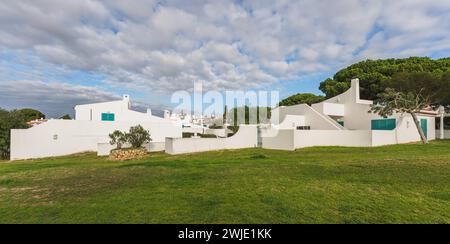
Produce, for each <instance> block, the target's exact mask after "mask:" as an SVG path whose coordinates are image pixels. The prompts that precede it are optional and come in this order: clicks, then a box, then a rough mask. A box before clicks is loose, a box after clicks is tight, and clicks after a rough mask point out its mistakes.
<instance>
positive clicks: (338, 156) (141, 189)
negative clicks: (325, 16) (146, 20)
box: [0, 141, 450, 223]
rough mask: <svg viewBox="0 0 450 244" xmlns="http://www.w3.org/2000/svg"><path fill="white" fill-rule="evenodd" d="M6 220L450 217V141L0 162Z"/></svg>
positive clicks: (0, 214) (0, 218)
mask: <svg viewBox="0 0 450 244" xmlns="http://www.w3.org/2000/svg"><path fill="white" fill-rule="evenodd" d="M0 222H1V223H450V141H437V142H433V143H432V144H430V145H427V146H423V145H396V146H388V147H380V148H338V147H323V148H309V149H302V150H297V151H295V152H284V151H271V150H263V149H246V150H236V151H220V152H208V153H200V154H192V155H180V156H170V155H166V154H163V153H158V154H152V155H151V156H149V157H147V158H143V159H139V160H134V161H126V162H110V161H108V160H107V159H106V158H99V157H96V156H95V154H93V153H87V154H81V155H74V156H68V157H60V158H49V159H42V160H32V161H19V162H12V163H10V162H1V163H0Z"/></svg>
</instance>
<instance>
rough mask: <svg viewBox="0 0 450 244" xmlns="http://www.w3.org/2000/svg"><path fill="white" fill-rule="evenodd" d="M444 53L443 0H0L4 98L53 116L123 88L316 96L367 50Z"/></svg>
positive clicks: (379, 54)
mask: <svg viewBox="0 0 450 244" xmlns="http://www.w3.org/2000/svg"><path fill="white" fill-rule="evenodd" d="M408 56H430V57H433V58H440V57H446V56H450V1H449V0H426V1H424V0H396V1H391V0H373V1H372V0H339V1H335V0H299V1H286V0H277V1H265V0H254V1H222V0H214V1H201V0H190V1H186V0H178V1H176V0H175V1H170V0H167V1H156V0H131V1H130V0H128V1H123V0H109V1H94V0H66V1H60V0H17V1H10V0H0V107H3V108H8V109H12V108H20V107H34V108H38V109H41V110H42V111H43V112H45V113H47V114H48V115H50V116H58V115H60V114H64V113H72V110H73V106H74V105H76V104H81V103H89V102H97V101H108V100H114V99H117V98H119V97H120V96H121V95H122V94H124V93H127V94H130V95H131V97H132V99H134V100H138V101H139V102H140V104H148V105H150V106H151V107H152V108H154V109H155V108H166V107H170V106H172V105H171V104H170V94H171V93H172V92H174V91H177V90H184V89H186V90H188V89H192V87H193V81H196V80H203V81H204V82H205V83H204V86H205V87H206V88H207V89H208V90H234V89H252V90H259V89H263V90H272V89H276V90H279V91H280V94H281V97H286V96H288V95H290V94H293V93H297V92H313V93H317V94H319V93H320V92H319V90H318V89H317V87H318V84H319V83H320V81H322V80H323V79H325V78H327V77H330V76H332V75H333V74H334V73H335V72H336V71H337V70H339V69H340V68H342V67H345V66H346V65H349V64H351V63H354V62H357V61H360V60H364V59H367V58H372V59H374V58H386V57H408Z"/></svg>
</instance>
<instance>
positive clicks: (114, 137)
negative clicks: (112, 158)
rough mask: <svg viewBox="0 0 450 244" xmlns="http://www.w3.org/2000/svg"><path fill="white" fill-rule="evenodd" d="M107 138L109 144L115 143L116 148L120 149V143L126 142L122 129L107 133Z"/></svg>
mask: <svg viewBox="0 0 450 244" xmlns="http://www.w3.org/2000/svg"><path fill="white" fill-rule="evenodd" d="M109 138H110V139H111V141H109V143H110V144H111V145H116V149H121V148H122V145H123V144H125V143H126V142H127V138H126V137H125V133H123V132H122V131H118V130H115V131H114V132H113V133H111V134H109Z"/></svg>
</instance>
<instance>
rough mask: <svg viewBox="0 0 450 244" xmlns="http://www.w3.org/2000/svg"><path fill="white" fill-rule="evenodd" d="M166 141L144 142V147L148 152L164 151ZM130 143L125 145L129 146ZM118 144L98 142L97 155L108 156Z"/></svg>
mask: <svg viewBox="0 0 450 244" xmlns="http://www.w3.org/2000/svg"><path fill="white" fill-rule="evenodd" d="M165 144H166V143H165V142H150V143H147V144H144V145H143V146H144V148H145V149H146V150H147V152H162V151H164V149H165ZM127 146H128V145H124V147H127ZM115 148H116V145H111V144H109V143H98V144H97V156H108V155H109V154H110V153H111V150H113V149H115Z"/></svg>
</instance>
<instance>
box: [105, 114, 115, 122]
mask: <svg viewBox="0 0 450 244" xmlns="http://www.w3.org/2000/svg"><path fill="white" fill-rule="evenodd" d="M114 120H115V115H114V114H112V113H102V121H114Z"/></svg>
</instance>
